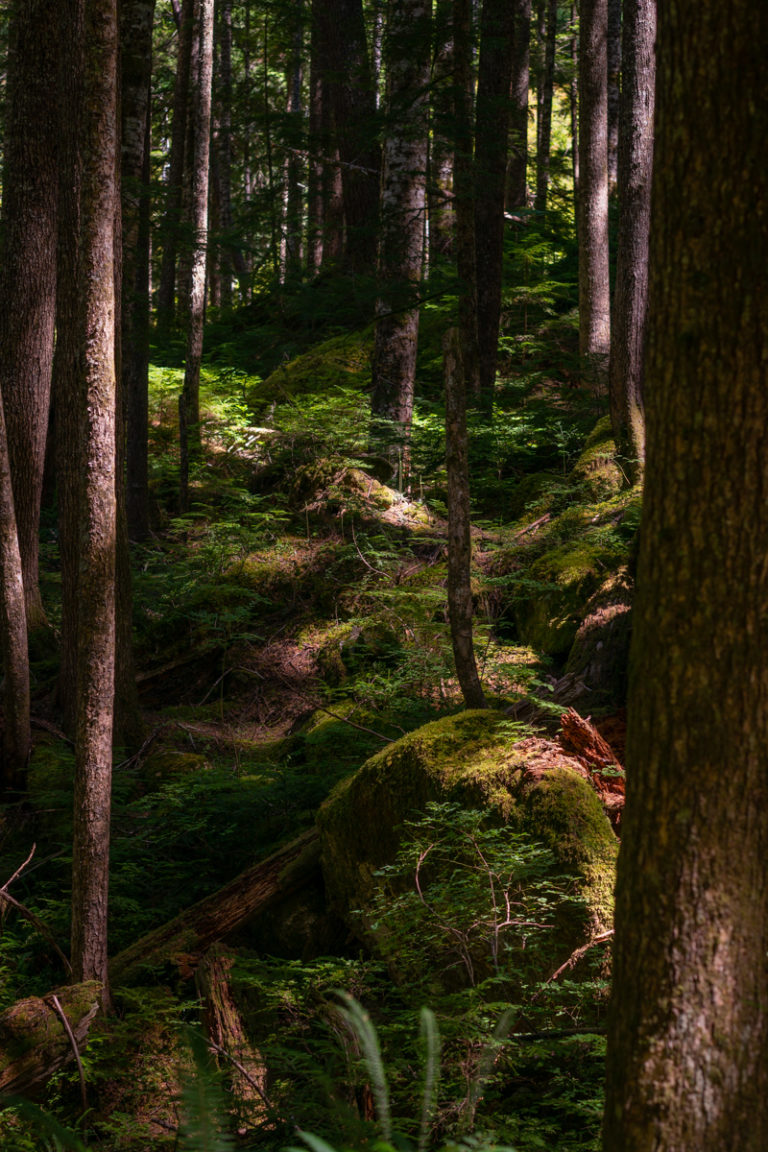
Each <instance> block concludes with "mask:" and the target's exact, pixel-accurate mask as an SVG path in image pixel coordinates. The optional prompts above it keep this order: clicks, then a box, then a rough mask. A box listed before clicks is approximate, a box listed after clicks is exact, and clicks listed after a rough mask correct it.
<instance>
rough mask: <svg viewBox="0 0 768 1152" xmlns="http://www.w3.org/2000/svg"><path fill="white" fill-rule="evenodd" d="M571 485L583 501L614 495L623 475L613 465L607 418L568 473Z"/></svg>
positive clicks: (613, 456) (603, 420)
mask: <svg viewBox="0 0 768 1152" xmlns="http://www.w3.org/2000/svg"><path fill="white" fill-rule="evenodd" d="M571 483H572V484H573V485H574V487H576V488H578V491H579V496H580V498H582V499H583V500H585V501H590V502H593V503H596V502H597V501H599V500H607V499H608V498H609V497H611V496H614V495H616V493H617V492H619V491H620V490H621V488H622V485H623V483H624V476H623V475H622V472H621V469H620V468H619V466H618V464H617V463H616V445H615V443H614V439H613V431H612V429H611V418H610V416H603V417H602V419H601V420H598V422H597V424H596V425H595V427H594V428H593V430H592V432H591V433H590V434H589V436H588V437H587V441H586V443H585V445H584V449H583V451H582V453H581V455H580V456H579V458H578V460H577V461H576V463H575V464H574V466H573V470H572V471H571Z"/></svg>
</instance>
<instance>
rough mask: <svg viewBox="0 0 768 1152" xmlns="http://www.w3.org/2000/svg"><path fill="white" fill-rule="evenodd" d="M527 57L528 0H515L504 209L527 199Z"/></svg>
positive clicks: (528, 37)
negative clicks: (505, 205)
mask: <svg viewBox="0 0 768 1152" xmlns="http://www.w3.org/2000/svg"><path fill="white" fill-rule="evenodd" d="M530 57H531V0H516V4H515V29H514V46H513V52H512V83H511V86H510V110H509V127H510V132H509V163H508V165H507V209H508V210H509V211H510V212H514V211H515V209H516V208H525V207H526V205H527V203H528V88H529V86H530Z"/></svg>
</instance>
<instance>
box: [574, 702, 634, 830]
mask: <svg viewBox="0 0 768 1152" xmlns="http://www.w3.org/2000/svg"><path fill="white" fill-rule="evenodd" d="M559 740H560V744H561V746H562V747H563V749H564V750H565V751H566V752H569V753H571V754H572V755H574V756H576V758H577V759H578V760H579V762H580V763H581V764H582V765H583V767H584V768H586V770H587V772H588V773H589V779H590V781H591V783H592V786H593V788H594V789H595V791H596V792H597V794H598V796H599V797H600V800H601V801H602V804H603V807H604V808H605V811H606V813H607V815H608V818H609V820H610V821H611V824H612V825H613V827H614V829H616V830H618V828H619V825H620V824H621V814H622V812H623V810H624V792H625V786H624V769H623V768H622V766H621V764H620V763H619V761H618V759H617V757H616V754H615V752H614V751H613V749H612V748H611V746H610V744H609V743H608V742H607V740H604V739H603V737H602V736H601V735H600V733H599V732H598V730H597V728H595V726H594V724H590V722H589V720H585V719H584V717H583V716H580V715H579V713H578V712H576V711H575V709H573V708H569V709H568V711H567V712H564V713H563V715H562V716H561V717H560V735H559Z"/></svg>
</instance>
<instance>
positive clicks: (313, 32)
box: [306, 0, 330, 276]
mask: <svg viewBox="0 0 768 1152" xmlns="http://www.w3.org/2000/svg"><path fill="white" fill-rule="evenodd" d="M323 3H324V0H312V11H311V15H310V34H309V126H308V127H309V174H308V179H307V261H306V263H307V271H308V272H309V275H310V276H316V275H317V274H318V272H319V271H320V269H321V267H322V264H323V226H324V223H325V207H326V205H325V196H324V188H325V168H326V165H327V156H328V153H327V151H326V149H327V148H328V146H329V144H330V140H326V138H325V133H324V131H323V124H324V111H325V109H324V92H323V88H324V82H323V73H324V68H323V60H322V53H323V42H322V34H323V25H322V14H321V5H322V4H323Z"/></svg>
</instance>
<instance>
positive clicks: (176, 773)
mask: <svg viewBox="0 0 768 1152" xmlns="http://www.w3.org/2000/svg"><path fill="white" fill-rule="evenodd" d="M210 767H211V766H210V764H209V763H208V761H207V760H206V758H205V756H200V755H199V754H198V753H197V752H178V751H176V750H175V749H171V748H166V749H161V750H158V751H157V752H153V753H152V754H151V755H150V756H148V757H147V758H146V760H145V761H144V762H143V764H142V765H141V768H140V770H139V774H138V775H139V779H140V780H141V782H142V784H143V785H144V789H145V790H146V791H154V790H155V789H158V788H162V786H163V785H164V784H167V783H168V782H169V781H171V780H178V779H180V778H181V777H183V776H194V775H196V774H197V773H198V772H206V771H210Z"/></svg>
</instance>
